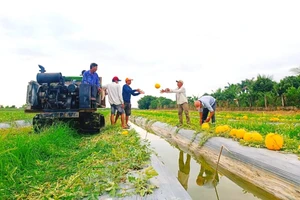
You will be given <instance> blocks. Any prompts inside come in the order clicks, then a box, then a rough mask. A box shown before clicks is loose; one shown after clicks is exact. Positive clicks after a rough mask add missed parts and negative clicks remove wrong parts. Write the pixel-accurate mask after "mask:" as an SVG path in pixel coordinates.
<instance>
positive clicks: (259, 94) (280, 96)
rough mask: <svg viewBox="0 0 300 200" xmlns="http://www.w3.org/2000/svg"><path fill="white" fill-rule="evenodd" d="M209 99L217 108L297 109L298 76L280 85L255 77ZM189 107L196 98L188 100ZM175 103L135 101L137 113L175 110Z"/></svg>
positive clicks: (147, 99) (299, 97) (147, 98)
mask: <svg viewBox="0 0 300 200" xmlns="http://www.w3.org/2000/svg"><path fill="white" fill-rule="evenodd" d="M293 70H295V69H293ZM207 94H208V95H211V96H213V97H215V98H216V99H217V102H218V107H224V108H232V107H241V108H243V107H265V108H268V107H286V106H295V107H300V75H299V73H298V75H296V76H287V77H285V78H283V79H281V80H280V81H279V82H276V81H273V80H272V77H270V76H265V75H258V76H257V77H256V78H252V79H246V80H242V81H241V82H240V83H236V84H232V83H228V84H227V85H226V86H225V87H224V88H218V89H217V90H215V91H212V93H210V94H209V93H205V94H203V95H207ZM187 98H188V103H189V105H190V106H191V107H192V106H193V103H194V101H195V100H196V99H198V97H197V96H191V97H187ZM175 107H176V101H172V100H171V99H168V98H165V97H154V96H149V95H147V96H144V97H143V98H141V99H140V100H139V101H138V108H140V109H161V108H175Z"/></svg>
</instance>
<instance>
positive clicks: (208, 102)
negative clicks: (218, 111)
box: [198, 95, 216, 112]
mask: <svg viewBox="0 0 300 200" xmlns="http://www.w3.org/2000/svg"><path fill="white" fill-rule="evenodd" d="M198 100H199V101H201V103H202V108H201V109H200V112H203V108H207V109H208V110H209V111H210V112H213V111H214V109H213V108H212V105H214V103H215V102H216V99H215V98H213V97H212V96H208V95H205V96H202V97H200V98H199V99H198Z"/></svg>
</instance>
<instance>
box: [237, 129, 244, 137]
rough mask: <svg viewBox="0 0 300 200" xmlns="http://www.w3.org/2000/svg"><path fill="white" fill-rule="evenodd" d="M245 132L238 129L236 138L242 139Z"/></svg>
mask: <svg viewBox="0 0 300 200" xmlns="http://www.w3.org/2000/svg"><path fill="white" fill-rule="evenodd" d="M245 133H246V131H245V130H244V129H238V131H237V133H236V137H237V138H239V139H241V138H243V137H244V135H245Z"/></svg>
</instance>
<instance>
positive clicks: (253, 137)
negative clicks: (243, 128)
mask: <svg viewBox="0 0 300 200" xmlns="http://www.w3.org/2000/svg"><path fill="white" fill-rule="evenodd" d="M243 139H244V140H245V141H252V142H260V141H262V140H263V137H262V135H261V134H260V133H258V132H256V131H254V132H246V133H245V134H244V136H243Z"/></svg>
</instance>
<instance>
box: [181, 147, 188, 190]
mask: <svg viewBox="0 0 300 200" xmlns="http://www.w3.org/2000/svg"><path fill="white" fill-rule="evenodd" d="M183 154H184V153H183V151H181V150H180V152H179V160H178V163H179V170H178V181H179V182H180V183H181V185H182V186H183V187H184V189H185V190H187V188H188V180H189V177H190V170H191V166H190V163H191V155H189V154H186V161H185V162H184V156H183Z"/></svg>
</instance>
